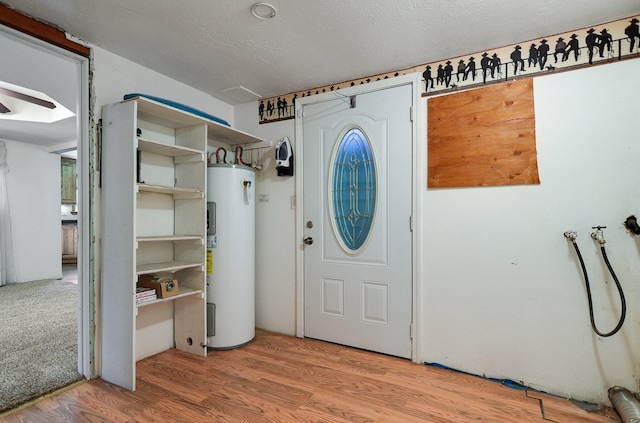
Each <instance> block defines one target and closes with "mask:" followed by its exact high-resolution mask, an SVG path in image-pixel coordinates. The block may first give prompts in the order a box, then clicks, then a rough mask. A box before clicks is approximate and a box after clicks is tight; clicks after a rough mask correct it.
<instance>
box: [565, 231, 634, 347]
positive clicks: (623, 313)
mask: <svg viewBox="0 0 640 423" xmlns="http://www.w3.org/2000/svg"><path fill="white" fill-rule="evenodd" d="M571 242H572V243H573V246H574V248H575V249H576V254H577V255H578V260H579V261H580V267H582V273H583V274H584V284H585V286H586V288H587V299H588V300H589V318H590V319H591V327H592V328H593V331H594V332H595V333H596V334H598V335H599V336H602V337H603V338H606V337H609V336H613V335H615V334H616V333H618V331H619V330H620V329H621V328H622V324H623V323H624V319H625V317H626V315H627V302H626V300H625V298H624V291H623V290H622V286H621V285H620V281H618V277H617V276H616V274H615V272H614V271H613V268H612V267H611V263H609V259H608V258H607V252H606V251H605V249H604V247H600V251H601V252H602V257H603V258H604V262H605V264H606V265H607V268H608V269H609V273H611V276H613V280H614V282H615V283H616V287H617V288H618V293H619V294H620V303H621V304H622V311H621V313H620V320H619V321H618V324H617V325H616V327H615V328H614V329H613V330H612V331H611V332H607V333H602V332H600V331H599V330H598V328H597V326H596V321H595V318H594V317H593V299H592V296H591V287H590V286H589V276H587V268H586V267H585V265H584V260H583V259H582V254H580V249H579V248H578V244H577V243H576V242H575V240H571Z"/></svg>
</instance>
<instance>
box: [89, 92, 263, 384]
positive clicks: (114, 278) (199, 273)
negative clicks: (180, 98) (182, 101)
mask: <svg viewBox="0 0 640 423" xmlns="http://www.w3.org/2000/svg"><path fill="white" fill-rule="evenodd" d="M102 121H103V128H102V169H101V170H102V210H103V216H102V217H103V227H102V229H103V233H102V279H101V283H102V290H101V321H102V346H101V351H102V374H101V377H102V378H103V379H104V380H106V381H109V382H112V383H114V384H116V385H119V386H122V387H124V388H127V389H130V390H135V382H136V371H135V368H136V362H137V361H138V360H140V359H142V358H145V357H148V356H151V355H154V354H157V353H159V352H162V351H165V350H167V349H169V348H174V347H175V348H177V349H180V350H183V351H187V352H190V353H193V354H196V355H199V356H206V354H207V348H206V339H207V338H206V245H205V244H206V198H205V193H206V172H207V145H209V144H210V143H211V142H212V141H215V142H222V143H225V144H228V145H238V144H249V143H256V142H260V141H261V140H260V139H259V138H256V137H253V136H252V135H249V134H246V133H244V132H241V131H237V130H235V129H233V128H230V127H228V126H225V125H221V124H219V123H217V122H214V121H211V120H208V119H204V118H202V117H199V116H196V115H193V114H190V113H186V112H184V111H181V110H178V109H176V108H173V107H170V106H166V105H164V104H162V103H159V102H156V101H153V100H149V99H146V98H143V97H140V98H135V99H131V100H127V101H123V102H120V103H115V104H111V105H107V106H105V107H104V108H103V113H102ZM138 130H140V131H141V133H140V134H138ZM143 274H156V275H158V276H160V277H168V278H171V279H176V280H177V281H178V287H179V291H180V292H179V294H178V295H175V296H172V297H169V298H163V299H160V298H159V299H157V300H155V301H149V302H145V303H141V304H136V298H135V289H136V283H137V280H138V276H140V275H143Z"/></svg>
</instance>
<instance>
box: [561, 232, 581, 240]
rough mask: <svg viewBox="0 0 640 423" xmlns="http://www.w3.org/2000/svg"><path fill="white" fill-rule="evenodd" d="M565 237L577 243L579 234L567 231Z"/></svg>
mask: <svg viewBox="0 0 640 423" xmlns="http://www.w3.org/2000/svg"><path fill="white" fill-rule="evenodd" d="M564 237H565V238H567V239H568V240H569V241H571V242H575V241H576V238H578V232H576V231H567V232H565V233H564Z"/></svg>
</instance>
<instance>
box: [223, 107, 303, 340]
mask: <svg viewBox="0 0 640 423" xmlns="http://www.w3.org/2000/svg"><path fill="white" fill-rule="evenodd" d="M235 109H236V110H235V115H236V117H235V121H236V125H237V128H238V129H240V130H242V131H245V132H248V133H250V134H253V135H256V136H258V137H261V138H263V139H264V140H265V141H271V142H272V144H273V145H274V146H275V144H276V143H277V142H278V141H279V140H281V139H282V138H283V137H285V136H287V137H289V140H291V143H292V144H293V140H294V139H295V138H294V134H295V128H294V120H286V121H281V122H275V123H269V124H266V125H259V124H258V108H257V105H256V103H248V104H243V105H240V106H236V108H235ZM261 152H262V153H263V156H264V157H265V161H264V168H263V169H262V170H261V171H259V172H256V326H257V327H258V328H261V329H267V330H270V331H274V332H279V333H284V334H287V335H295V333H296V327H295V321H296V304H295V301H296V297H295V293H296V281H295V248H296V246H297V245H298V244H299V243H297V242H296V239H295V209H292V208H291V197H292V196H294V195H295V183H294V178H295V177H294V176H286V177H283V176H277V174H276V169H275V159H274V157H275V151H274V147H271V148H269V149H264V150H261ZM293 154H294V156H295V154H296V151H294V152H293ZM294 171H295V169H294ZM265 196H266V197H265ZM267 197H268V198H267Z"/></svg>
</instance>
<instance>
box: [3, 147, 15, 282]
mask: <svg viewBox="0 0 640 423" xmlns="http://www.w3.org/2000/svg"><path fill="white" fill-rule="evenodd" d="M7 173H9V165H8V163H7V146H6V145H5V142H4V141H0V286H2V285H6V284H7V283H11V282H16V269H15V263H14V261H13V241H12V237H11V214H10V213H9V193H8V191H7Z"/></svg>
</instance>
